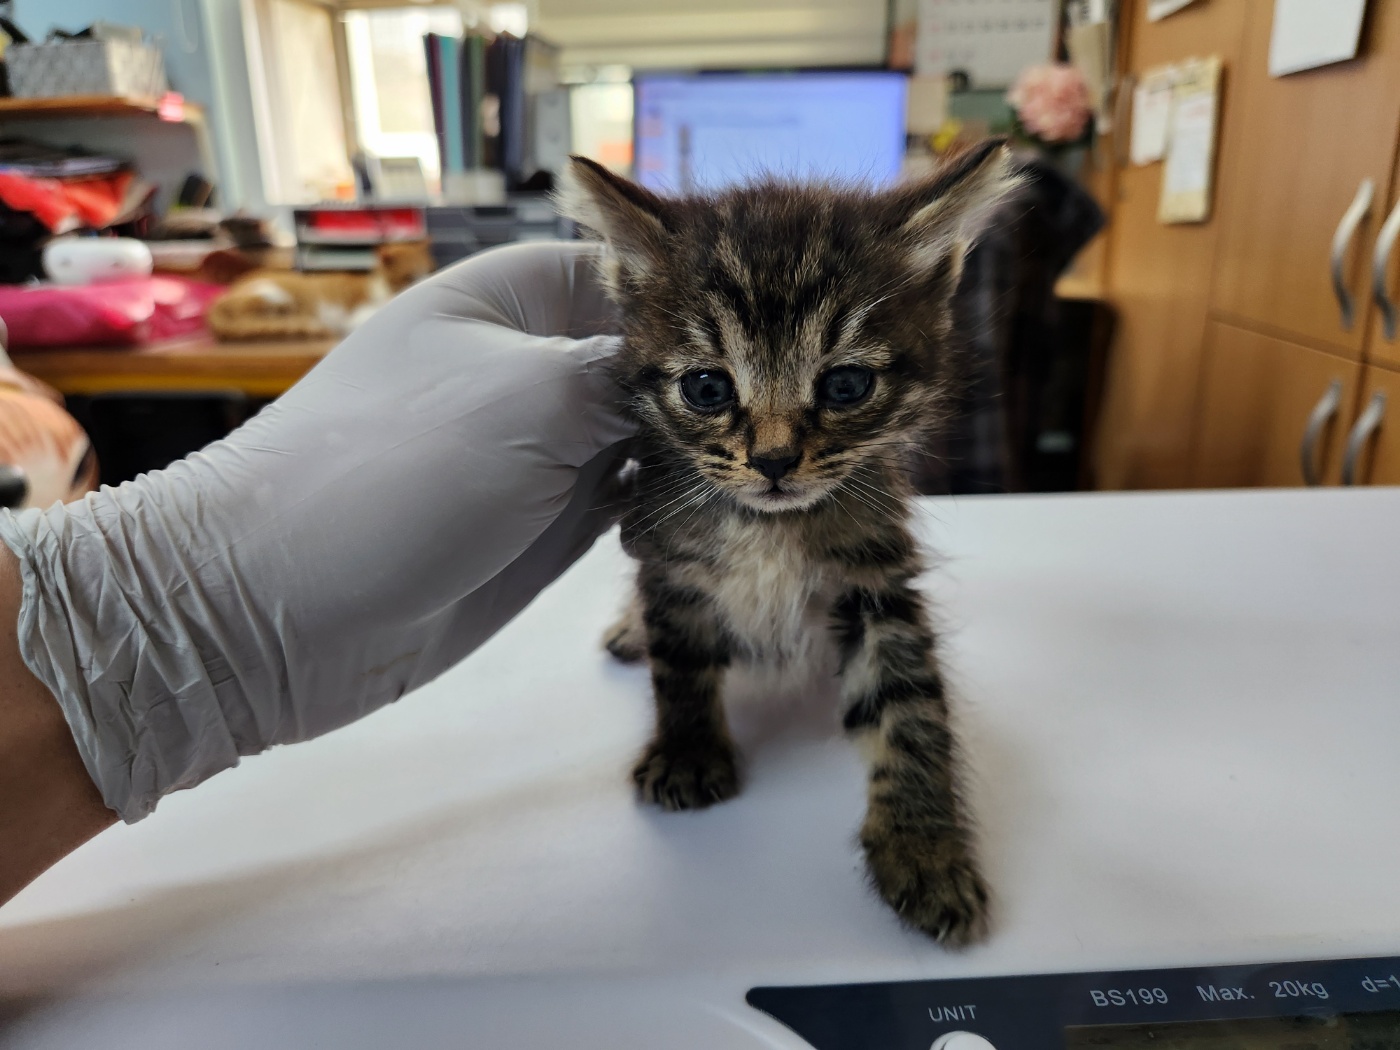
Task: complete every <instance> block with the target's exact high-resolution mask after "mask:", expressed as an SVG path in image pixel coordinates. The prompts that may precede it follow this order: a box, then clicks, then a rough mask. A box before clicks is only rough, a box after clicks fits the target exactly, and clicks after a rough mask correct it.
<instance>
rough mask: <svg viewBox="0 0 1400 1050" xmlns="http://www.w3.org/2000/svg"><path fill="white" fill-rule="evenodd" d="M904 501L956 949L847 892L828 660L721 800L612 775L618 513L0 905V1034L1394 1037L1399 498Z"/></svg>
mask: <svg viewBox="0 0 1400 1050" xmlns="http://www.w3.org/2000/svg"><path fill="white" fill-rule="evenodd" d="M919 515H920V516H919V529H920V532H921V535H922V536H923V538H924V539H925V541H926V542H927V543H928V545H929V546H930V548H932V549H934V550H937V551H939V552H940V553H941V555H942V557H941V560H940V561H939V565H938V568H937V570H936V571H935V572H934V573H932V574H931V575H930V576H929V577H928V579H927V580H926V581H925V586H926V587H927V589H928V591H929V593H930V594H932V595H933V596H934V597H935V600H936V602H937V604H938V607H939V609H940V613H939V618H940V622H941V625H942V633H943V651H944V659H945V663H946V667H947V671H948V679H949V682H950V689H951V691H952V693H953V695H954V696H955V697H956V699H957V711H958V716H959V727H960V736H961V741H962V744H963V748H964V750H965V752H966V756H967V765H968V770H969V777H968V784H967V795H968V799H969V802H970V808H971V810H972V812H973V813H975V815H976V818H977V823H978V827H979V832H980V835H979V837H980V843H981V846H980V852H981V855H982V858H983V862H984V867H985V869H986V874H987V878H988V882H989V883H990V885H991V887H992V889H993V892H994V897H995V901H994V903H995V908H994V914H993V929H992V932H991V936H990V937H989V939H988V940H987V942H986V943H985V944H982V945H978V946H975V947H973V948H970V949H967V950H965V951H961V952H949V951H946V950H944V949H942V948H939V947H938V946H937V945H935V944H933V943H932V942H931V941H930V940H928V939H927V938H926V937H924V936H922V935H921V934H917V933H913V932H910V931H907V930H905V929H904V928H903V927H901V926H900V924H899V923H898V921H897V920H896V918H895V917H894V915H893V914H892V913H891V912H890V910H889V909H888V908H887V907H886V906H885V905H884V904H883V903H882V902H881V901H880V900H879V899H878V898H877V897H876V896H875V894H874V893H873V892H871V891H870V889H869V888H868V886H867V885H866V881H865V876H864V871H863V865H862V859H861V856H860V851H859V847H858V844H857V841H856V831H857V829H858V827H859V825H860V821H861V817H862V814H863V811H864V805H865V792H866V785H865V775H866V774H865V768H864V766H863V763H862V761H861V759H860V757H859V756H858V755H857V754H856V752H855V749H854V748H853V747H852V746H851V745H850V744H849V743H848V742H847V741H846V740H844V739H843V738H842V737H841V734H840V731H839V709H838V707H837V704H836V701H835V697H834V696H833V695H830V694H831V689H830V686H831V683H829V682H828V683H826V685H825V686H823V685H822V683H814V684H813V685H812V686H811V688H810V689H808V690H805V691H800V692H799V693H797V694H795V695H793V696H787V697H770V698H767V701H766V702H764V703H761V704H754V703H749V702H746V701H744V700H743V698H736V703H735V705H734V707H733V709H732V712H731V714H732V723H733V729H734V733H735V736H736V737H737V738H738V739H739V740H740V742H741V744H742V747H743V751H744V754H745V756H746V765H745V767H744V788H743V791H742V793H741V794H740V796H739V797H738V798H736V799H734V800H732V801H730V802H727V803H725V804H723V805H720V806H716V807H714V808H712V809H710V810H706V811H704V812H701V813H682V814H670V813H664V812H661V811H659V810H657V809H655V808H654V807H646V806H641V805H638V804H637V802H636V800H635V799H634V798H633V796H632V786H631V784H630V781H629V778H628V776H627V773H628V770H629V768H630V764H631V762H632V760H633V757H634V756H635V755H636V753H637V752H638V751H639V750H640V748H641V746H642V745H643V743H644V741H645V739H646V737H647V734H648V731H649V729H650V725H651V720H652V718H653V712H652V705H651V701H650V697H649V695H648V681H647V675H646V673H645V671H644V670H640V669H637V668H629V667H622V666H619V665H617V664H616V663H614V662H612V661H610V660H609V659H608V658H607V657H606V656H604V655H603V654H602V653H601V651H600V649H599V645H598V639H599V636H600V634H601V632H602V630H603V628H604V626H605V625H606V624H607V623H608V622H610V620H611V618H612V617H613V616H614V614H615V613H616V611H617V609H618V608H619V606H620V605H621V603H622V601H623V599H624V597H625V595H626V593H627V575H628V572H629V566H628V563H627V560H626V558H625V557H624V556H623V555H622V553H621V551H620V550H619V548H618V546H617V544H616V541H615V539H613V538H611V537H609V538H605V539H604V540H602V541H600V542H599V544H598V546H597V547H596V548H595V549H594V550H593V551H592V552H591V553H590V554H589V555H588V556H586V557H585V558H584V559H583V560H582V561H580V562H579V563H578V565H577V566H575V567H574V569H573V570H571V571H570V572H569V573H568V574H567V575H566V576H565V577H564V578H563V579H561V580H560V581H559V582H558V583H557V584H556V585H555V586H554V587H552V588H550V589H549V590H548V591H546V592H545V593H544V594H542V595H541V596H540V597H539V599H538V600H537V601H536V602H535V603H534V604H533V605H531V606H530V607H529V608H528V609H527V610H526V611H525V612H524V613H523V614H522V615H521V616H520V617H519V618H518V619H517V620H516V621H515V622H514V623H512V624H511V625H510V626H509V627H508V628H507V629H506V630H505V631H503V632H502V633H501V634H500V635H498V636H497V637H496V638H494V639H493V640H492V641H491V642H490V643H488V644H487V645H486V646H485V647H483V648H482V649H481V650H480V651H479V652H477V653H476V654H475V655H474V656H473V657H472V658H471V659H469V660H468V661H466V662H465V663H464V664H463V665H462V666H460V667H458V668H456V669H454V670H453V671H451V672H449V673H448V674H446V675H444V676H443V677H442V678H440V679H439V680H437V681H436V682H434V683H432V684H431V685H429V686H427V687H425V688H424V689H422V690H420V691H419V692H417V693H416V694H414V695H412V696H410V697H406V698H404V699H403V700H402V701H400V702H399V703H397V704H394V705H391V706H390V707H389V708H387V709H385V710H384V711H381V712H379V713H377V714H374V715H372V716H370V717H369V718H366V719H364V720H363V721H361V722H358V723H356V724H355V725H352V726H349V727H347V728H345V729H343V730H340V731H338V732H336V733H332V734H330V735H329V736H327V737H324V738H322V739H321V740H317V741H313V742H311V743H308V744H304V745H298V746H295V747H285V748H278V749H276V750H274V751H272V752H269V753H268V754H266V755H262V756H259V757H257V758H254V759H249V760H246V761H245V762H244V764H243V765H242V766H241V767H240V768H238V769H236V770H232V771H229V772H227V773H223V774H220V775H219V776H217V777H215V778H214V779H213V780H211V781H210V782H209V783H207V784H205V785H202V786H201V787H199V788H198V789H197V790H194V791H190V792H184V793H181V794H177V795H173V796H171V797H170V798H167V799H166V800H164V801H163V802H162V803H161V806H160V809H159V810H158V811H157V813H156V814H155V815H154V816H153V817H152V818H150V819H148V820H146V821H144V822H142V823H140V824H137V825H133V826H131V827H118V828H114V829H112V830H111V831H109V832H106V833H104V834H103V835H101V836H100V837H99V838H97V839H96V840H95V841H93V842H92V843H90V844H89V845H87V846H85V847H83V848H82V849H80V850H78V851H77V852H76V853H74V854H73V855H72V856H71V857H69V858H68V859H66V860H65V861H63V862H62V863H61V864H59V865H58V866H57V867H56V868H54V869H53V870H52V871H50V872H49V873H47V874H46V875H45V876H44V877H43V878H41V879H40V880H39V881H37V882H36V883H35V884H34V885H33V886H31V887H30V888H29V889H27V890H26V891H25V892H24V893H23V894H21V895H20V896H19V897H18V898H16V900H15V901H13V902H12V903H11V904H10V905H7V906H6V907H4V908H0V1050H88V1048H93V1050H97V1048H100V1050H190V1048H191V1047H198V1048H199V1050H243V1048H249V1047H255V1048H257V1050H306V1048H323V1047H324V1048H333V1050H371V1048H374V1050H379V1048H385V1047H391V1048H394V1050H463V1048H471V1050H476V1048H481V1050H544V1048H554V1047H559V1048H564V1047H567V1048H569V1050H811V1048H816V1050H848V1048H849V1050H855V1048H860V1050H933V1048H935V1047H937V1048H938V1050H989V1048H990V1050H1397V1048H1400V980H1397V978H1400V960H1398V959H1397V958H1396V957H1397V956H1400V760H1397V755H1400V545H1397V544H1396V542H1395V537H1396V534H1397V530H1398V529H1400V491H1397V490H1356V491H1340V490H1333V491H1327V492H1322V491H1274V492H1254V493H1216V494H1206V493H1165V494H1143V495H1096V494H1086V495H1075V496H1059V497H995V498H976V499H955V500H933V501H927V502H925V503H924V504H923V505H922V506H921V509H920V512H919ZM1328 960H1342V961H1328Z"/></svg>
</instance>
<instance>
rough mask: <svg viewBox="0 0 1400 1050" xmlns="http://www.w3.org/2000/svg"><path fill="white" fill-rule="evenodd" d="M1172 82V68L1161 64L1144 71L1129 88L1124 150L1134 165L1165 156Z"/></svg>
mask: <svg viewBox="0 0 1400 1050" xmlns="http://www.w3.org/2000/svg"><path fill="white" fill-rule="evenodd" d="M1175 84H1176V70H1175V69H1174V68H1173V67H1171V66H1163V67H1162V68H1160V69H1154V70H1149V71H1148V72H1146V73H1144V74H1143V77H1142V80H1141V81H1140V82H1139V83H1138V85H1137V87H1135V88H1134V89H1133V123H1132V134H1131V136H1130V138H1129V140H1128V152H1129V155H1130V157H1131V159H1132V162H1133V163H1134V164H1138V165H1142V164H1152V163H1154V162H1155V161H1159V160H1161V159H1162V158H1163V157H1164V156H1166V153H1167V129H1168V126H1169V124H1170V121H1171V115H1172V88H1173V87H1174V86H1175Z"/></svg>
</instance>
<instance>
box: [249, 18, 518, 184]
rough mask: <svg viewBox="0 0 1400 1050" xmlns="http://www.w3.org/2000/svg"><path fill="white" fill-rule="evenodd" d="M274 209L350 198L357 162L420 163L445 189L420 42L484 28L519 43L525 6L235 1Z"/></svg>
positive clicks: (430, 181) (428, 176) (265, 177)
mask: <svg viewBox="0 0 1400 1050" xmlns="http://www.w3.org/2000/svg"><path fill="white" fill-rule="evenodd" d="M240 2H241V4H242V11H243V35H244V41H245V46H246V49H247V59H248V70H249V82H250V86H251V92H252V96H253V112H254V123H255V125H256V129H257V138H258V154H259V159H260V162H261V169H262V177H263V190H264V192H263V196H264V199H265V200H266V201H267V202H268V203H270V204H306V203H313V202H315V201H318V200H335V199H345V198H352V197H354V196H355V195H356V182H355V174H354V168H353V167H352V165H351V157H352V156H353V155H354V154H356V153H357V152H363V153H365V154H368V155H370V156H374V157H380V158H389V157H393V158H400V157H412V158H416V159H417V160H418V162H419V164H420V165H421V167H422V169H423V174H424V177H425V180H426V182H427V184H428V186H429V188H430V189H436V188H437V186H438V181H439V170H438V169H439V160H438V150H437V135H436V132H435V129H434V125H433V108H432V98H431V89H430V87H429V84H428V69H427V60H426V58H425V57H424V50H423V37H424V35H425V34H427V33H440V34H444V35H449V36H460V35H461V34H462V32H463V31H464V29H465V28H467V27H470V26H478V25H479V26H481V27H483V28H485V29H489V30H491V31H493V32H510V33H512V34H514V35H516V36H523V35H524V34H525V31H526V29H527V28H528V22H529V19H528V9H527V6H526V5H525V4H523V3H491V2H489V0H456V2H455V3H454V4H448V3H447V2H445V0H438V2H437V3H436V4H432V3H424V2H422V0H418V2H415V3H412V4H407V3H402V2H400V3H397V4H396V3H393V2H392V0H389V2H384V3H382V4H380V3H376V2H374V0H354V2H353V6H352V4H351V3H350V2H349V0H240Z"/></svg>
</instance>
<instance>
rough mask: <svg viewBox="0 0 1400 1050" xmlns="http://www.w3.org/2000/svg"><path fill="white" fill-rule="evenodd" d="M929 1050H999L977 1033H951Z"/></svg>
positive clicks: (940, 1037)
mask: <svg viewBox="0 0 1400 1050" xmlns="http://www.w3.org/2000/svg"><path fill="white" fill-rule="evenodd" d="M929 1050H997V1048H996V1047H995V1046H993V1045H992V1044H991V1043H989V1042H988V1041H987V1040H986V1039H983V1038H982V1037H981V1036H980V1035H978V1034H977V1033H976V1032H949V1033H947V1034H946V1035H940V1036H939V1037H938V1039H937V1041H936V1042H935V1043H934V1044H933V1046H931V1047H929Z"/></svg>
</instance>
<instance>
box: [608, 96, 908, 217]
mask: <svg viewBox="0 0 1400 1050" xmlns="http://www.w3.org/2000/svg"><path fill="white" fill-rule="evenodd" d="M633 86H634V90H635V99H634V118H633V119H634V143H633V145H634V152H633V157H634V170H635V176H636V179H637V181H638V182H640V183H641V184H642V185H643V186H645V187H647V188H648V189H653V190H657V191H659V192H663V193H676V192H683V193H688V192H692V191H697V190H713V189H719V188H721V187H724V186H728V185H733V184H734V183H740V182H744V181H747V180H749V179H752V178H754V177H756V176H759V175H763V174H770V173H771V174H776V175H783V176H795V177H798V178H834V179H838V180H843V181H857V182H862V183H867V184H871V185H880V184H883V183H888V182H890V181H892V180H893V179H894V178H895V177H896V176H897V175H898V174H899V170H900V164H901V162H902V161H903V158H904V107H905V95H906V89H907V80H906V78H905V76H904V75H903V74H902V73H895V72H889V71H885V70H870V71H848V72H844V71H843V72H837V71H826V70H822V71H818V70H807V71H801V72H793V73H691V74H676V73H648V74H638V75H637V76H636V77H635V78H634V81H633Z"/></svg>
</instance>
